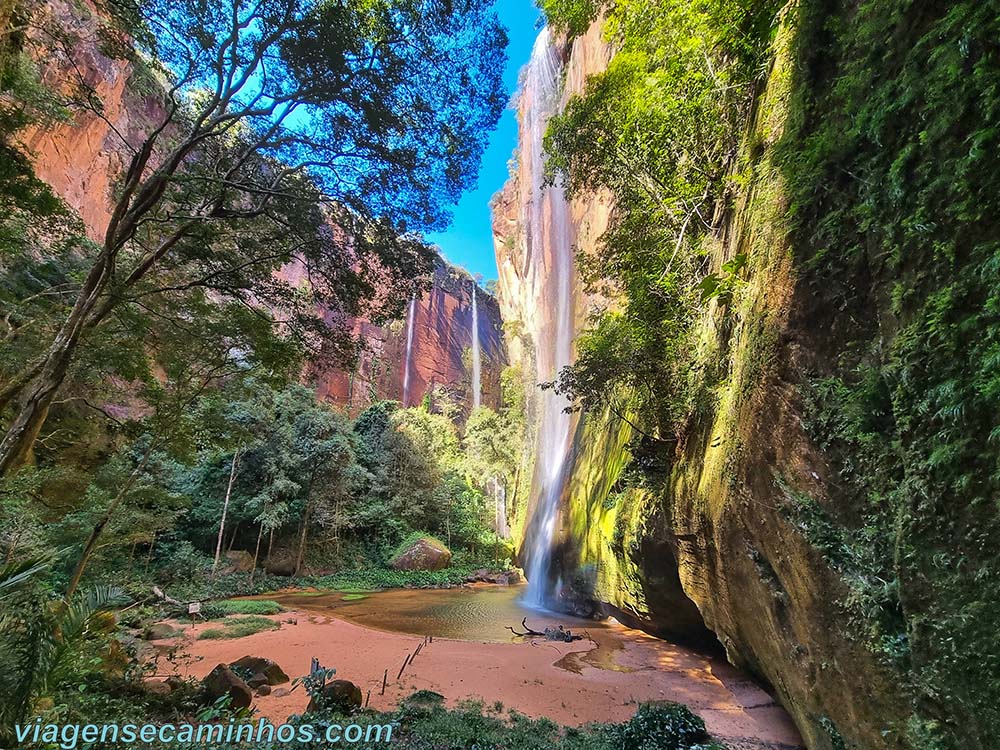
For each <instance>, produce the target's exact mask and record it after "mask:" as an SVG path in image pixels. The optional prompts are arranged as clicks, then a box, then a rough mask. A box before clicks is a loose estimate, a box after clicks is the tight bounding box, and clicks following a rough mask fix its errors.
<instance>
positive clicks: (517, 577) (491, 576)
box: [464, 568, 521, 586]
mask: <svg viewBox="0 0 1000 750" xmlns="http://www.w3.org/2000/svg"><path fill="white" fill-rule="evenodd" d="M464 580H465V582H466V583H496V584H499V585H501V586H511V585H513V584H515V583H520V582H521V574H520V573H518V572H517V571H516V570H505V571H503V572H502V573H494V572H492V571H491V570H489V569H487V568H479V569H478V570H474V571H472V572H471V573H469V575H467V576H466V577H465V579H464Z"/></svg>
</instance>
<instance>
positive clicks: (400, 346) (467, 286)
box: [306, 261, 507, 415]
mask: <svg viewBox="0 0 1000 750" xmlns="http://www.w3.org/2000/svg"><path fill="white" fill-rule="evenodd" d="M473 290H475V291H473ZM473 294H475V295H476V302H477V305H478V313H479V314H478V333H479V347H480V352H481V355H480V356H481V361H482V376H481V398H482V404H483V405H484V406H489V407H492V408H497V407H498V406H499V405H500V374H501V372H502V371H503V368H504V367H505V366H506V364H507V354H506V350H505V347H504V338H503V321H502V319H501V316H500V306H499V304H498V303H497V301H496V299H494V298H493V296H492V295H490V294H488V293H487V292H485V291H483V290H482V289H481V288H479V286H478V285H477V284H476V282H475V281H474V280H473V279H472V277H471V276H469V274H468V273H467V272H466V271H464V270H463V269H460V268H456V267H454V266H451V265H449V264H447V263H445V262H443V261H442V262H440V263H438V265H437V267H436V268H435V270H434V275H433V277H432V279H431V284H430V288H429V289H428V290H426V291H424V292H423V293H422V294H421V295H420V296H418V297H417V298H416V299H415V300H414V303H413V304H411V305H408V306H407V317H406V318H405V319H403V320H397V321H394V322H393V323H391V324H389V325H386V326H377V325H374V324H373V323H370V322H368V321H365V320H358V321H355V322H354V332H355V335H357V336H358V337H359V338H360V340H361V341H362V342H363V346H364V349H363V351H362V352H361V355H360V357H359V360H358V364H357V367H356V368H354V369H353V370H352V371H346V370H343V369H327V370H323V369H319V368H315V367H313V368H310V370H309V372H308V373H307V376H306V377H307V378H308V380H309V382H310V383H312V384H313V385H314V386H315V388H316V393H317V394H318V395H319V397H320V398H322V399H325V400H327V401H330V402H332V403H335V404H338V405H341V406H345V407H346V408H347V409H348V411H349V412H350V413H351V414H352V415H355V414H357V413H358V412H360V411H361V410H362V409H364V408H365V407H366V406H368V405H369V404H371V403H374V402H375V401H379V400H382V399H392V400H396V401H400V402H403V403H404V405H405V406H415V405H417V404H419V403H420V402H421V401H422V400H423V399H424V397H425V396H428V395H429V396H430V397H431V398H432V399H433V398H434V392H435V389H436V388H438V387H440V388H441V389H443V390H444V392H445V393H446V394H447V395H448V396H449V397H451V398H452V399H454V400H455V401H456V402H457V403H458V404H459V405H460V406H461V407H462V409H463V412H464V413H465V414H468V412H469V411H471V409H472V406H473V402H474V397H473V362H472V356H473V352H472V341H473V330H474V329H473V315H472V295H473ZM411 316H412V336H411V337H409V338H410V340H411V345H410V347H409V357H408V356H407V339H408V335H407V334H408V332H409V330H408V329H409V327H410V324H411V320H410V318H411ZM408 360H409V363H407V361H408ZM407 367H409V377H408V382H407ZM404 383H406V387H405V388H404ZM404 396H405V398H404Z"/></svg>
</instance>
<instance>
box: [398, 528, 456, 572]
mask: <svg viewBox="0 0 1000 750" xmlns="http://www.w3.org/2000/svg"><path fill="white" fill-rule="evenodd" d="M450 564H451V550H449V549H448V548H447V547H446V546H444V544H443V543H441V542H439V541H438V540H437V539H434V538H433V537H429V536H422V537H419V538H418V539H415V540H414V541H412V542H410V543H409V544H408V545H406V546H405V547H404V548H403V549H401V550H399V552H397V553H396V555H395V557H393V558H392V562H390V563H389V565H390V566H391V567H392V568H393V569H394V570H442V569H444V568H447V567H448V566H449V565H450Z"/></svg>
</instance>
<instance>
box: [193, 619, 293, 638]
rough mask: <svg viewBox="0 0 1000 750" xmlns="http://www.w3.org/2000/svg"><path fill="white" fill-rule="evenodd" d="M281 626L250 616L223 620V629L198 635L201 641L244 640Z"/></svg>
mask: <svg viewBox="0 0 1000 750" xmlns="http://www.w3.org/2000/svg"><path fill="white" fill-rule="evenodd" d="M280 628H281V624H280V623H277V622H275V621H274V620H268V619H267V618H266V617H258V616H256V615H250V616H247V617H229V618H226V619H225V620H223V622H222V627H221V628H211V629H209V630H204V631H202V632H201V633H200V634H199V635H198V640H199V641H218V640H228V639H230V638H244V637H245V636H248V635H253V634H254V633H261V632H263V631H265V630H278V629H280Z"/></svg>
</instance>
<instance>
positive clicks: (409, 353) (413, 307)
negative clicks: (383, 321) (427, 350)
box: [403, 294, 417, 406]
mask: <svg viewBox="0 0 1000 750" xmlns="http://www.w3.org/2000/svg"><path fill="white" fill-rule="evenodd" d="M416 317H417V296H416V295H415V294H414V295H413V296H411V297H410V309H409V311H408V312H407V314H406V355H405V356H404V358H403V362H404V364H403V406H409V405H410V368H411V367H412V363H411V361H412V359H413V321H414V319H415V318H416Z"/></svg>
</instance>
